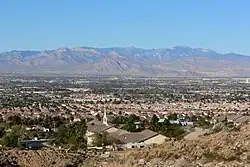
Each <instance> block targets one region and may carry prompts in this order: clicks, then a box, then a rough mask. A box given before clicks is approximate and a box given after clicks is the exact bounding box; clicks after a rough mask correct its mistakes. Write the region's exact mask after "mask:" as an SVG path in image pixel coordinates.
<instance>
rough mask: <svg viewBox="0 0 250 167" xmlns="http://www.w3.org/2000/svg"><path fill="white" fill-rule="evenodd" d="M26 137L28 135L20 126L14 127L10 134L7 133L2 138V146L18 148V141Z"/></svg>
mask: <svg viewBox="0 0 250 167" xmlns="http://www.w3.org/2000/svg"><path fill="white" fill-rule="evenodd" d="M27 137H28V133H27V132H26V131H25V129H24V127H23V126H21V125H14V126H12V128H11V131H10V132H7V133H5V134H4V136H3V137H2V144H3V145H4V146H6V147H18V146H19V141H21V140H23V139H24V138H27Z"/></svg>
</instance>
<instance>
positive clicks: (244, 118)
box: [233, 116, 250, 126]
mask: <svg viewBox="0 0 250 167" xmlns="http://www.w3.org/2000/svg"><path fill="white" fill-rule="evenodd" d="M249 121H250V116H242V117H239V118H238V119H236V120H234V122H233V123H234V125H235V126H238V125H240V124H244V123H249Z"/></svg>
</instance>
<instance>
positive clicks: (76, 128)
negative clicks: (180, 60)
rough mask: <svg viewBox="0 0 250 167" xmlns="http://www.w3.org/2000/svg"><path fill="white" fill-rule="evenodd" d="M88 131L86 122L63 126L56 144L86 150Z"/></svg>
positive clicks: (57, 135) (59, 129)
mask: <svg viewBox="0 0 250 167" xmlns="http://www.w3.org/2000/svg"><path fill="white" fill-rule="evenodd" d="M86 131H87V126H86V122H85V121H84V120H82V121H80V122H76V123H73V124H69V125H65V124H63V125H61V126H60V127H59V128H58V132H57V133H56V135H55V144H56V145H61V146H65V147H70V148H71V149H78V148H81V149H85V148H86V147H87V140H86V138H85V134H86Z"/></svg>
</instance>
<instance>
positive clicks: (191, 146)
mask: <svg viewBox="0 0 250 167" xmlns="http://www.w3.org/2000/svg"><path fill="white" fill-rule="evenodd" d="M0 157H1V159H0V166H23V167H31V166H32V167H47V166H51V165H52V166H55V167H64V166H79V167H94V166H102V167H133V166H134V167H139V166H140V167H250V125H246V126H243V127H241V128H233V129H231V130H223V131H221V132H218V133H215V134H210V135H206V136H202V137H200V139H198V140H195V141H190V140H188V141H186V140H184V139H183V140H180V141H174V140H171V141H167V142H166V143H164V144H163V145H160V146H151V147H148V148H144V149H142V150H130V151H129V150H128V151H124V152H116V153H111V156H108V157H106V156H102V155H94V156H89V155H88V156H87V157H86V155H78V154H69V153H68V154H66V153H65V152H64V153H63V152H57V151H52V150H38V151H28V150H9V151H2V152H1V156H0Z"/></svg>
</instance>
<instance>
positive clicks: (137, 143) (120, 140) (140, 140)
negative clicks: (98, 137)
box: [110, 130, 167, 148]
mask: <svg viewBox="0 0 250 167" xmlns="http://www.w3.org/2000/svg"><path fill="white" fill-rule="evenodd" d="M114 133H116V134H118V133H117V132H114ZM114 133H113V134H112V133H111V134H110V135H111V136H112V138H113V140H114V142H115V143H117V144H120V145H122V146H123V147H125V148H142V147H144V146H146V145H151V144H162V143H163V142H165V140H166V139H167V137H166V136H163V135H160V134H158V133H156V132H153V131H151V130H144V131H142V132H134V133H131V132H127V133H125V132H122V131H121V132H120V133H121V134H120V135H119V134H118V135H116V134H114Z"/></svg>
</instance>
